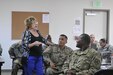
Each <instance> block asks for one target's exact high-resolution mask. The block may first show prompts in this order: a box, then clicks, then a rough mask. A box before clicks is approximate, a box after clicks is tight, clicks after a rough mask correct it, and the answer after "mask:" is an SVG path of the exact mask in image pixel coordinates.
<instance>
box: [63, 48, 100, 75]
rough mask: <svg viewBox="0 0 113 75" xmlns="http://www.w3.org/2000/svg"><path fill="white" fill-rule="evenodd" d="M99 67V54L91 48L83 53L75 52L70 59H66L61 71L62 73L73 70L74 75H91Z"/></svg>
mask: <svg viewBox="0 0 113 75" xmlns="http://www.w3.org/2000/svg"><path fill="white" fill-rule="evenodd" d="M100 66H101V54H100V53H98V52H97V51H96V50H94V49H92V48H88V49H86V50H85V51H81V50H75V51H74V53H73V54H72V56H71V57H70V59H67V60H66V62H65V64H64V66H63V70H64V73H66V71H68V70H70V69H75V72H76V75H93V74H94V73H95V72H96V71H97V70H99V69H100Z"/></svg>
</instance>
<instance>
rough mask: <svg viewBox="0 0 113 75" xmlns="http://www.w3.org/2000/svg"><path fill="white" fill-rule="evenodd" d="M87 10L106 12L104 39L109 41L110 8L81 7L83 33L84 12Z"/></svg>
mask: <svg viewBox="0 0 113 75" xmlns="http://www.w3.org/2000/svg"><path fill="white" fill-rule="evenodd" d="M87 11H96V12H100V11H101V12H106V14H107V19H106V40H107V42H108V43H109V27H110V26H109V24H110V20H109V19H110V10H109V9H83V33H85V12H87Z"/></svg>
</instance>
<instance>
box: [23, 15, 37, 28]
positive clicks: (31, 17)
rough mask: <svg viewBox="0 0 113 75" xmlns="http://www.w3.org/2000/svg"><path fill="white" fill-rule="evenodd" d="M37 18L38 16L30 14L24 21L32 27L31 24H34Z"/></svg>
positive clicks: (28, 26)
mask: <svg viewBox="0 0 113 75" xmlns="http://www.w3.org/2000/svg"><path fill="white" fill-rule="evenodd" d="M35 20H36V18H35V17H33V16H30V17H28V18H26V19H25V21H24V23H25V25H26V27H27V29H29V28H31V26H32V24H33V22H34V21H35Z"/></svg>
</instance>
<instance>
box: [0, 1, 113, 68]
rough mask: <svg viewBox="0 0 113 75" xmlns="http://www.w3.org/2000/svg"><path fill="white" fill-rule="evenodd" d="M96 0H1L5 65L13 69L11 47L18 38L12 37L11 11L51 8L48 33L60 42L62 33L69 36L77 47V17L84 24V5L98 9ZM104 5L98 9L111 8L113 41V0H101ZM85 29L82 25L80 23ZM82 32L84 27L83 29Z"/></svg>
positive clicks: (0, 31)
mask: <svg viewBox="0 0 113 75" xmlns="http://www.w3.org/2000/svg"><path fill="white" fill-rule="evenodd" d="M92 1H93V0H0V43H1V45H2V48H3V54H2V57H3V58H4V60H5V64H3V67H2V69H11V60H10V58H9V55H8V49H9V47H10V46H11V44H13V43H14V42H16V41H19V40H11V27H12V26H11V25H12V15H11V13H12V11H30V12H41V11H42V12H49V13H50V23H49V33H50V35H52V39H53V42H55V43H57V42H58V37H59V35H60V34H62V33H63V34H66V35H67V36H68V38H69V39H68V43H67V45H68V46H70V47H71V48H72V49H76V43H75V41H74V38H73V32H72V28H73V26H74V22H75V19H76V18H78V17H79V18H80V19H81V26H82V25H83V9H95V8H94V7H92ZM101 2H102V6H101V7H100V8H97V9H110V30H109V35H110V36H109V41H110V44H112V45H113V40H112V38H113V34H112V32H113V29H112V28H113V21H112V19H113V14H112V13H113V6H112V4H113V0H101ZM81 29H82V27H81ZM81 33H82V31H81Z"/></svg>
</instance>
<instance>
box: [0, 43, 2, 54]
mask: <svg viewBox="0 0 113 75" xmlns="http://www.w3.org/2000/svg"><path fill="white" fill-rule="evenodd" d="M0 55H2V47H1V45H0Z"/></svg>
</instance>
